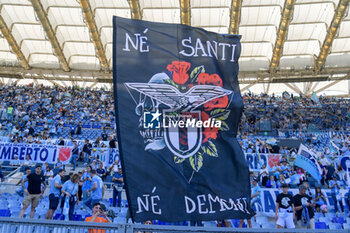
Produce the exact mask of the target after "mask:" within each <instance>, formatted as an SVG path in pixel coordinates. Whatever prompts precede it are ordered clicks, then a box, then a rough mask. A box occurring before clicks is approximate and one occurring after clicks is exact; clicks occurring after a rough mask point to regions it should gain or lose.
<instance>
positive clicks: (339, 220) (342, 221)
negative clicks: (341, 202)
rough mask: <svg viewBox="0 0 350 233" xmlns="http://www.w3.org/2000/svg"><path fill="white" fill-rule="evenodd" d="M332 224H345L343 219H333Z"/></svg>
mask: <svg viewBox="0 0 350 233" xmlns="http://www.w3.org/2000/svg"><path fill="white" fill-rule="evenodd" d="M333 222H334V223H340V224H343V223H345V219H344V218H343V217H334V218H333Z"/></svg>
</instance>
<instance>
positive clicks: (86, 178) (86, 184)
mask: <svg viewBox="0 0 350 233" xmlns="http://www.w3.org/2000/svg"><path fill="white" fill-rule="evenodd" d="M90 172H91V166H87V167H86V171H85V173H84V174H83V176H82V177H81V181H82V182H83V186H82V191H83V201H86V200H87V199H88V198H89V193H88V190H89V189H90V188H91V181H92V179H91V175H90Z"/></svg>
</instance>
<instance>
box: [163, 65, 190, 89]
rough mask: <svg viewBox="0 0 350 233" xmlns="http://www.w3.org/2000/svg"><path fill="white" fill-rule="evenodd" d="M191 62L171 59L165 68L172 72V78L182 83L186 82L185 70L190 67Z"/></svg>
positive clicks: (187, 76)
mask: <svg viewBox="0 0 350 233" xmlns="http://www.w3.org/2000/svg"><path fill="white" fill-rule="evenodd" d="M190 67H191V63H188V62H185V61H173V62H172V63H171V64H170V65H168V66H167V67H166V68H167V69H168V70H169V71H171V72H173V80H174V82H176V83H178V84H184V83H186V82H187V80H188V78H189V75H188V74H187V71H188V70H189V69H190Z"/></svg>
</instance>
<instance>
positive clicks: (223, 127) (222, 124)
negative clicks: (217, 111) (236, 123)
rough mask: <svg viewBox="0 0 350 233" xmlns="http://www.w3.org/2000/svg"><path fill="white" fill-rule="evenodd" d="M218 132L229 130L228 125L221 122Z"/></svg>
mask: <svg viewBox="0 0 350 233" xmlns="http://www.w3.org/2000/svg"><path fill="white" fill-rule="evenodd" d="M219 130H221V131H228V130H230V127H228V125H227V124H226V122H225V121H221V127H220V128H219Z"/></svg>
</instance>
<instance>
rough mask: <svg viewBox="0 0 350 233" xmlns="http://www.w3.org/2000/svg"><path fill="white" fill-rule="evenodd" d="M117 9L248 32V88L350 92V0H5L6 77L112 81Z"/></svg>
mask: <svg viewBox="0 0 350 233" xmlns="http://www.w3.org/2000/svg"><path fill="white" fill-rule="evenodd" d="M113 15H117V16H121V17H125V18H135V19H143V20H148V21H155V22H167V23H183V24H188V25H191V26H195V27H202V28H204V29H206V30H209V31H214V32H218V33H224V34H226V33H233V34H240V35H242V41H241V42H242V53H241V58H240V62H239V64H240V76H239V77H240V83H241V84H242V90H248V89H249V90H250V89H254V88H255V86H254V85H255V84H258V83H259V84H261V83H262V84H264V85H263V86H264V91H265V92H272V91H271V90H272V89H271V90H270V88H273V89H276V88H277V89H276V90H278V87H279V86H280V85H281V83H283V85H284V89H287V90H289V91H291V92H304V93H306V94H310V93H311V92H312V91H316V92H317V93H319V94H321V93H323V92H324V91H325V90H326V89H328V88H329V87H331V86H333V87H336V86H339V88H344V84H343V83H344V80H346V87H347V88H348V89H347V90H342V91H343V92H344V93H343V94H344V95H349V93H350V90H349V89H350V84H349V83H348V81H347V80H349V79H350V30H349V29H350V13H349V0H331V1H327V0H323V1H322V0H76V1H74V0H0V29H1V30H0V32H1V33H0V77H6V78H9V77H10V78H15V79H16V78H17V79H18V78H19V79H31V80H33V79H34V81H35V82H38V80H47V81H50V82H55V83H63V84H64V83H66V81H69V82H71V81H73V82H80V81H83V82H92V86H95V85H99V84H101V83H110V82H111V80H112V74H111V68H112V38H113V37H112V31H113V28H112V16H113ZM1 80H2V79H0V82H1ZM320 81H323V82H322V84H324V85H320V84H319V82H320ZM2 82H4V80H2ZM315 82H316V83H315ZM298 83H299V84H298ZM300 83H302V85H300ZM244 84H245V85H244ZM260 87H261V85H260ZM324 87H325V88H324ZM345 89H346V88H345Z"/></svg>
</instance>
